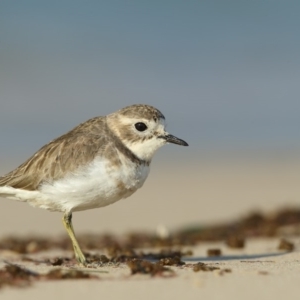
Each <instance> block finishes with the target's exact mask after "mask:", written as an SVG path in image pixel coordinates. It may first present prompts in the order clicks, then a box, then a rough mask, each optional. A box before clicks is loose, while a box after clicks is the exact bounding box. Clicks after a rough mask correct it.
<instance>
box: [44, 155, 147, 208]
mask: <svg viewBox="0 0 300 300" xmlns="http://www.w3.org/2000/svg"><path fill="white" fill-rule="evenodd" d="M148 174H149V166H148V165H144V164H136V163H135V162H133V161H131V160H128V159H126V158H125V157H124V158H123V157H121V160H120V164H118V165H116V164H112V163H111V161H110V160H107V159H104V158H103V157H99V158H96V159H95V160H94V161H93V162H91V163H90V164H89V165H88V166H85V167H82V168H79V169H78V170H77V171H76V172H73V173H72V174H69V175H67V176H65V177H64V178H62V179H60V180H57V181H55V182H52V183H46V184H43V185H42V186H41V189H40V191H41V192H42V193H43V194H44V195H45V197H46V198H47V199H48V201H47V205H46V206H49V207H48V208H47V207H44V208H47V209H50V210H62V211H79V210H86V209H91V208H96V207H102V206H106V205H109V204H112V203H114V202H116V201H118V200H120V199H122V198H127V197H129V196H130V195H132V194H133V193H134V192H135V191H136V190H137V189H139V188H140V187H141V186H142V185H143V184H144V182H145V180H146V178H147V176H148ZM52 207H53V208H54V209H53V208H52ZM57 207H59V209H57Z"/></svg>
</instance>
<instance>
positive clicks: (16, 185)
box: [0, 104, 188, 266]
mask: <svg viewBox="0 0 300 300" xmlns="http://www.w3.org/2000/svg"><path fill="white" fill-rule="evenodd" d="M165 127H166V123H165V117H164V115H163V114H162V113H161V112H160V111H159V110H158V109H157V108H155V107H153V106H150V105H146V104H134V105H130V106H127V107H124V108H122V109H120V110H118V111H116V112H113V113H111V114H108V115H106V116H98V117H94V118H92V119H89V120H87V121H85V122H83V123H81V124H79V125H77V126H76V127H75V128H73V129H72V130H71V131H69V132H67V133H65V134H63V135H62V136H60V137H58V138H56V139H54V140H52V141H50V142H49V143H48V144H46V145H45V146H43V147H42V148H41V149H39V150H38V151H37V152H36V153H35V154H33V155H32V156H31V157H30V158H29V159H28V160H26V161H25V162H24V163H23V164H21V165H20V166H19V167H17V168H16V169H14V170H13V171H11V172H9V173H8V174H6V175H4V176H1V177H0V197H3V198H7V199H12V200H17V201H21V202H27V203H28V204H30V205H31V206H33V207H38V208H42V209H46V210H49V211H54V212H62V213H63V218H62V221H63V224H64V227H65V229H66V231H67V233H68V235H69V237H70V239H71V242H72V245H73V249H74V254H75V258H76V260H77V262H78V263H79V264H81V265H83V266H85V265H87V263H88V262H87V259H86V257H85V255H84V254H83V252H82V250H81V248H80V246H79V244H78V242H77V239H76V236H75V232H74V228H73V224H72V214H73V212H77V211H83V210H87V209H94V208H98V207H103V206H107V205H110V204H112V203H114V202H116V201H118V200H121V199H124V198H127V197H129V196H131V195H132V194H133V193H134V192H135V191H136V190H138V189H139V188H141V187H142V185H143V184H144V182H145V180H146V178H147V176H148V174H149V170H150V163H151V160H152V158H153V155H154V153H155V152H156V150H157V149H159V148H160V147H161V146H163V145H165V144H168V143H172V144H177V145H182V146H188V144H187V143H186V142H185V141H184V140H181V139H179V138H177V137H175V136H174V135H171V134H169V133H168V132H167V131H166V129H165Z"/></svg>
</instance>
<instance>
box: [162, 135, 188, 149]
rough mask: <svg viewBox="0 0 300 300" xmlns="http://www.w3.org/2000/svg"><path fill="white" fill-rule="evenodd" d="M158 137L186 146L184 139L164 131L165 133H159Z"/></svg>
mask: <svg viewBox="0 0 300 300" xmlns="http://www.w3.org/2000/svg"><path fill="white" fill-rule="evenodd" d="M159 138H162V139H164V140H166V142H167V143H172V144H176V145H181V146H188V143H187V142H185V141H184V140H181V139H179V138H177V137H176V136H174V135H172V134H169V133H166V134H165V135H160V136H159Z"/></svg>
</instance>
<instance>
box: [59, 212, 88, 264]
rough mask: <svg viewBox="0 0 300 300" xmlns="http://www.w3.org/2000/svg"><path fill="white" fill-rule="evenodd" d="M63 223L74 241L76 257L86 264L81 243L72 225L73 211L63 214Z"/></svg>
mask: <svg viewBox="0 0 300 300" xmlns="http://www.w3.org/2000/svg"><path fill="white" fill-rule="evenodd" d="M62 221H63V224H64V226H65V228H66V230H67V232H68V235H69V237H70V239H71V241H72V244H73V248H74V252H75V257H76V260H77V261H78V262H79V263H80V264H82V265H84V266H85V265H86V258H85V256H84V254H83V253H82V251H81V249H80V247H79V244H78V242H77V240H76V237H75V233H74V229H73V225H72V213H65V214H64V216H63V219H62Z"/></svg>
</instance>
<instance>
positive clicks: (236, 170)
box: [0, 158, 300, 300]
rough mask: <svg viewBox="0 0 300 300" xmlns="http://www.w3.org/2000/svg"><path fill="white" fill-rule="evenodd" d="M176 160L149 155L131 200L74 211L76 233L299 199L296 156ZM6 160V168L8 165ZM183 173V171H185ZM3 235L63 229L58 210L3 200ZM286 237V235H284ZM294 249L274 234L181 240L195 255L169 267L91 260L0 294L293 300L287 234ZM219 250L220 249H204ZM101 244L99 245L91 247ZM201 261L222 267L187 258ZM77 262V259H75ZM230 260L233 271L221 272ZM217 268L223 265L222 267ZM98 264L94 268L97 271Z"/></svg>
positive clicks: (139, 227) (148, 227) (215, 217)
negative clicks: (237, 242) (167, 271)
mask: <svg viewBox="0 0 300 300" xmlns="http://www.w3.org/2000/svg"><path fill="white" fill-rule="evenodd" d="M182 161H183V160H181V161H180V160H179V163H177V164H170V163H161V161H160V160H158V161H155V162H154V163H153V166H152V172H151V174H150V177H149V179H148V181H147V182H146V184H145V186H144V187H143V188H142V189H141V190H140V191H138V192H137V193H136V194H135V195H133V196H132V197H131V198H130V199H127V200H124V201H119V202H118V203H116V204H114V205H112V206H109V207H106V208H103V209H98V210H91V211H86V212H81V213H76V214H74V227H75V231H76V232H77V233H78V234H82V233H94V234H104V233H112V234H114V235H116V236H122V235H123V234H125V233H128V232H154V233H155V232H156V231H157V230H158V231H159V230H161V229H159V228H164V230H165V231H167V232H168V231H171V232H172V231H173V230H178V229H180V228H185V227H188V226H192V225H195V224H217V223H220V222H227V221H230V220H236V219H238V218H240V217H242V216H244V215H246V214H248V213H249V212H251V211H256V210H258V211H262V212H272V211H275V210H277V209H280V208H282V207H286V206H290V207H297V206H299V205H298V199H299V198H300V188H299V184H298V173H299V169H300V163H299V161H297V160H296V159H292V158H289V159H287V158H286V159H281V160H280V159H274V158H271V159H266V160H262V159H259V158H258V159H253V160H252V161H251V160H249V159H248V160H245V159H241V158H227V159H226V160H221V159H219V160H218V159H214V160H211V161H210V160H208V159H207V160H205V161H204V160H203V161H202V162H201V161H199V163H197V164H196V165H195V164H193V163H192V161H191V160H189V161H188V162H185V163H183V162H182ZM9 167H10V166H9V164H7V166H6V167H5V170H4V171H8V169H9ZM187 174H188V175H187ZM0 219H1V227H0V238H4V237H7V236H9V235H13V236H16V237H26V236H30V235H31V234H34V235H37V236H42V237H48V238H49V239H50V238H55V237H57V236H63V235H65V232H64V229H63V226H62V224H61V215H60V214H59V213H49V212H47V211H43V210H40V209H34V208H31V207H29V206H28V205H26V204H23V203H17V202H14V201H9V200H6V199H1V210H0ZM283 237H284V236H283ZM288 239H289V240H291V241H292V242H293V243H294V246H295V249H294V251H292V252H286V251H281V250H278V244H279V240H280V238H279V237H273V238H256V239H255V238H254V239H249V240H247V241H246V245H245V247H244V248H243V249H230V248H229V247H227V246H226V245H225V243H224V242H222V241H221V242H215V243H209V242H205V243H201V244H199V245H195V246H192V245H191V246H186V247H185V248H187V249H188V250H191V251H192V252H193V255H192V256H188V257H183V258H182V260H183V261H184V262H185V263H186V266H179V267H173V266H172V267H170V268H171V269H173V270H174V276H168V277H167V278H165V277H163V276H154V277H151V276H150V275H142V274H136V275H131V274H130V269H129V268H128V266H127V265H126V264H121V265H119V266H118V267H115V266H104V267H100V268H99V269H97V271H96V274H97V276H98V277H99V279H78V280H64V281H62V280H59V281H51V280H50V281H49V280H47V281H43V280H41V281H38V282H34V284H33V285H32V286H30V287H26V288H21V289H20V288H15V287H6V288H3V289H1V290H0V295H1V299H14V300H15V299H33V298H34V299H35V298H38V297H42V298H43V299H53V298H55V297H57V298H58V299H68V298H72V299H74V300H76V299H82V297H89V298H90V299H98V298H99V297H100V298H101V297H106V298H107V297H109V298H110V299H120V298H122V299H141V298H142V299H169V298H173V299H182V298H185V299H195V297H199V296H200V297H205V299H246V300H247V299H253V297H258V299H267V298H268V299H269V298H270V297H272V299H275V300H276V299H278V300H279V299H282V298H283V297H288V298H289V299H297V298H298V297H299V296H298V294H299V292H298V282H299V280H300V238H299V237H290V236H289V237H288ZM211 248H218V249H221V251H222V255H221V256H219V257H208V256H207V250H208V249H211ZM96 251H97V252H99V253H101V250H98V249H96ZM0 255H1V263H0V268H4V266H5V263H4V261H9V262H12V263H14V264H17V265H19V266H23V267H26V268H28V269H30V270H33V271H37V272H40V273H47V272H48V271H49V270H51V269H53V268H55V267H53V266H48V265H46V264H40V265H39V264H36V263H33V262H28V261H27V262H26V261H25V262H24V260H22V259H21V256H20V255H18V254H16V253H13V252H10V251H1V252H0ZM53 256H67V257H71V256H72V252H71V251H67V252H61V250H56V251H50V252H40V253H36V254H30V255H29V257H31V258H35V259H36V258H38V257H42V258H45V257H46V258H49V257H53ZM198 262H203V263H205V264H207V265H208V266H213V267H216V268H219V269H216V270H214V271H210V272H203V271H200V272H194V271H193V268H192V266H189V265H190V264H195V263H198ZM79 269H80V267H79ZM227 269H229V270H230V271H228V272H227V271H224V270H227ZM222 270H223V271H222ZM97 272H98V273H97Z"/></svg>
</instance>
